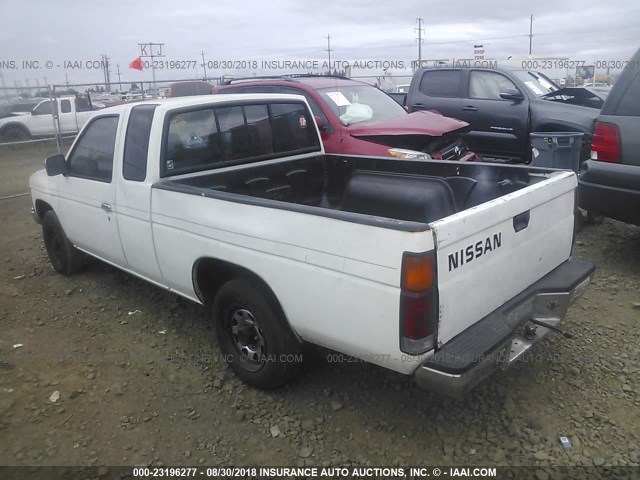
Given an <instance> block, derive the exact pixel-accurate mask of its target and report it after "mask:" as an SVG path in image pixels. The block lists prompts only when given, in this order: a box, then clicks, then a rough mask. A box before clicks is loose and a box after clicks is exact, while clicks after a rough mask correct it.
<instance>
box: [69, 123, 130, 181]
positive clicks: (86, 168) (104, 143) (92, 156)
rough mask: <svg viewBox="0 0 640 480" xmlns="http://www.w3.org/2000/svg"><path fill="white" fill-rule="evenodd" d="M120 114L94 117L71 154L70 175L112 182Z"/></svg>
mask: <svg viewBox="0 0 640 480" xmlns="http://www.w3.org/2000/svg"><path fill="white" fill-rule="evenodd" d="M118 118H119V117H118V116H117V115H111V116H108V117H98V118H95V119H93V120H92V121H91V122H90V123H89V125H88V126H87V127H86V129H85V130H84V131H83V132H82V136H81V137H80V139H79V140H78V143H76V145H75V146H74V148H73V151H72V152H71V155H70V156H69V175H70V176H72V177H80V178H86V179H88V180H97V181H100V182H111V172H112V170H113V152H114V149H115V144H116V132H117V129H118Z"/></svg>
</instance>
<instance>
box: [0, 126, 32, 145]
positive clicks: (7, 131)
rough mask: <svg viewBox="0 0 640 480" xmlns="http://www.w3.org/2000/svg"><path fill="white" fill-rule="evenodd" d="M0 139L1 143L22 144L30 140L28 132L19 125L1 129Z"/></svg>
mask: <svg viewBox="0 0 640 480" xmlns="http://www.w3.org/2000/svg"><path fill="white" fill-rule="evenodd" d="M0 138H2V141H3V142H23V141H25V140H30V139H31V134H30V133H29V130H27V129H26V128H24V127H21V126H19V125H8V126H6V127H5V128H3V129H2V132H1V133H0Z"/></svg>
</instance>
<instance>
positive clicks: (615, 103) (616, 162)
mask: <svg viewBox="0 0 640 480" xmlns="http://www.w3.org/2000/svg"><path fill="white" fill-rule="evenodd" d="M629 64H630V65H632V66H633V67H627V68H626V69H624V70H623V71H622V74H620V76H619V77H618V80H617V81H616V83H615V84H614V86H613V87H612V88H611V92H610V93H609V96H608V97H607V100H606V101H605V102H604V106H603V107H602V110H601V112H600V116H599V117H598V120H597V122H596V125H595V129H594V132H593V143H592V145H591V159H590V160H588V161H586V162H584V163H583V164H582V171H581V175H580V187H579V196H578V198H579V202H580V207H582V208H583V209H585V210H586V211H587V219H588V220H589V221H591V222H592V223H598V222H599V221H600V219H601V218H602V216H603V215H604V216H606V217H610V218H613V219H616V220H620V221H622V222H627V223H632V224H635V225H640V70H639V69H638V65H640V49H639V50H638V51H637V52H636V53H635V55H634V56H633V58H632V60H631V62H629Z"/></svg>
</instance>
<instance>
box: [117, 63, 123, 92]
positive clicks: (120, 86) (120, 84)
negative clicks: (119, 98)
mask: <svg viewBox="0 0 640 480" xmlns="http://www.w3.org/2000/svg"><path fill="white" fill-rule="evenodd" d="M116 70H117V71H118V87H119V90H120V91H122V82H121V81H120V65H116Z"/></svg>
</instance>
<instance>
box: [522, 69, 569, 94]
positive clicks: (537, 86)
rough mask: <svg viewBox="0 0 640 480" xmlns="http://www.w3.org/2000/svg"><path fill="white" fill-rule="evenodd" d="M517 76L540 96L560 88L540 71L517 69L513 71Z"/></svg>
mask: <svg viewBox="0 0 640 480" xmlns="http://www.w3.org/2000/svg"><path fill="white" fill-rule="evenodd" d="M512 73H513V74H514V75H515V76H516V77H518V78H519V79H520V80H522V81H523V82H524V84H525V85H526V86H527V88H528V89H529V90H531V91H532V92H533V93H535V94H536V95H538V96H542V95H546V94H547V93H551V92H555V91H556V90H559V89H560V87H558V86H557V85H556V84H555V83H553V82H552V81H551V80H549V78H548V77H547V76H545V75H543V74H542V73H539V72H528V71H526V70H515V71H513V72H512Z"/></svg>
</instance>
